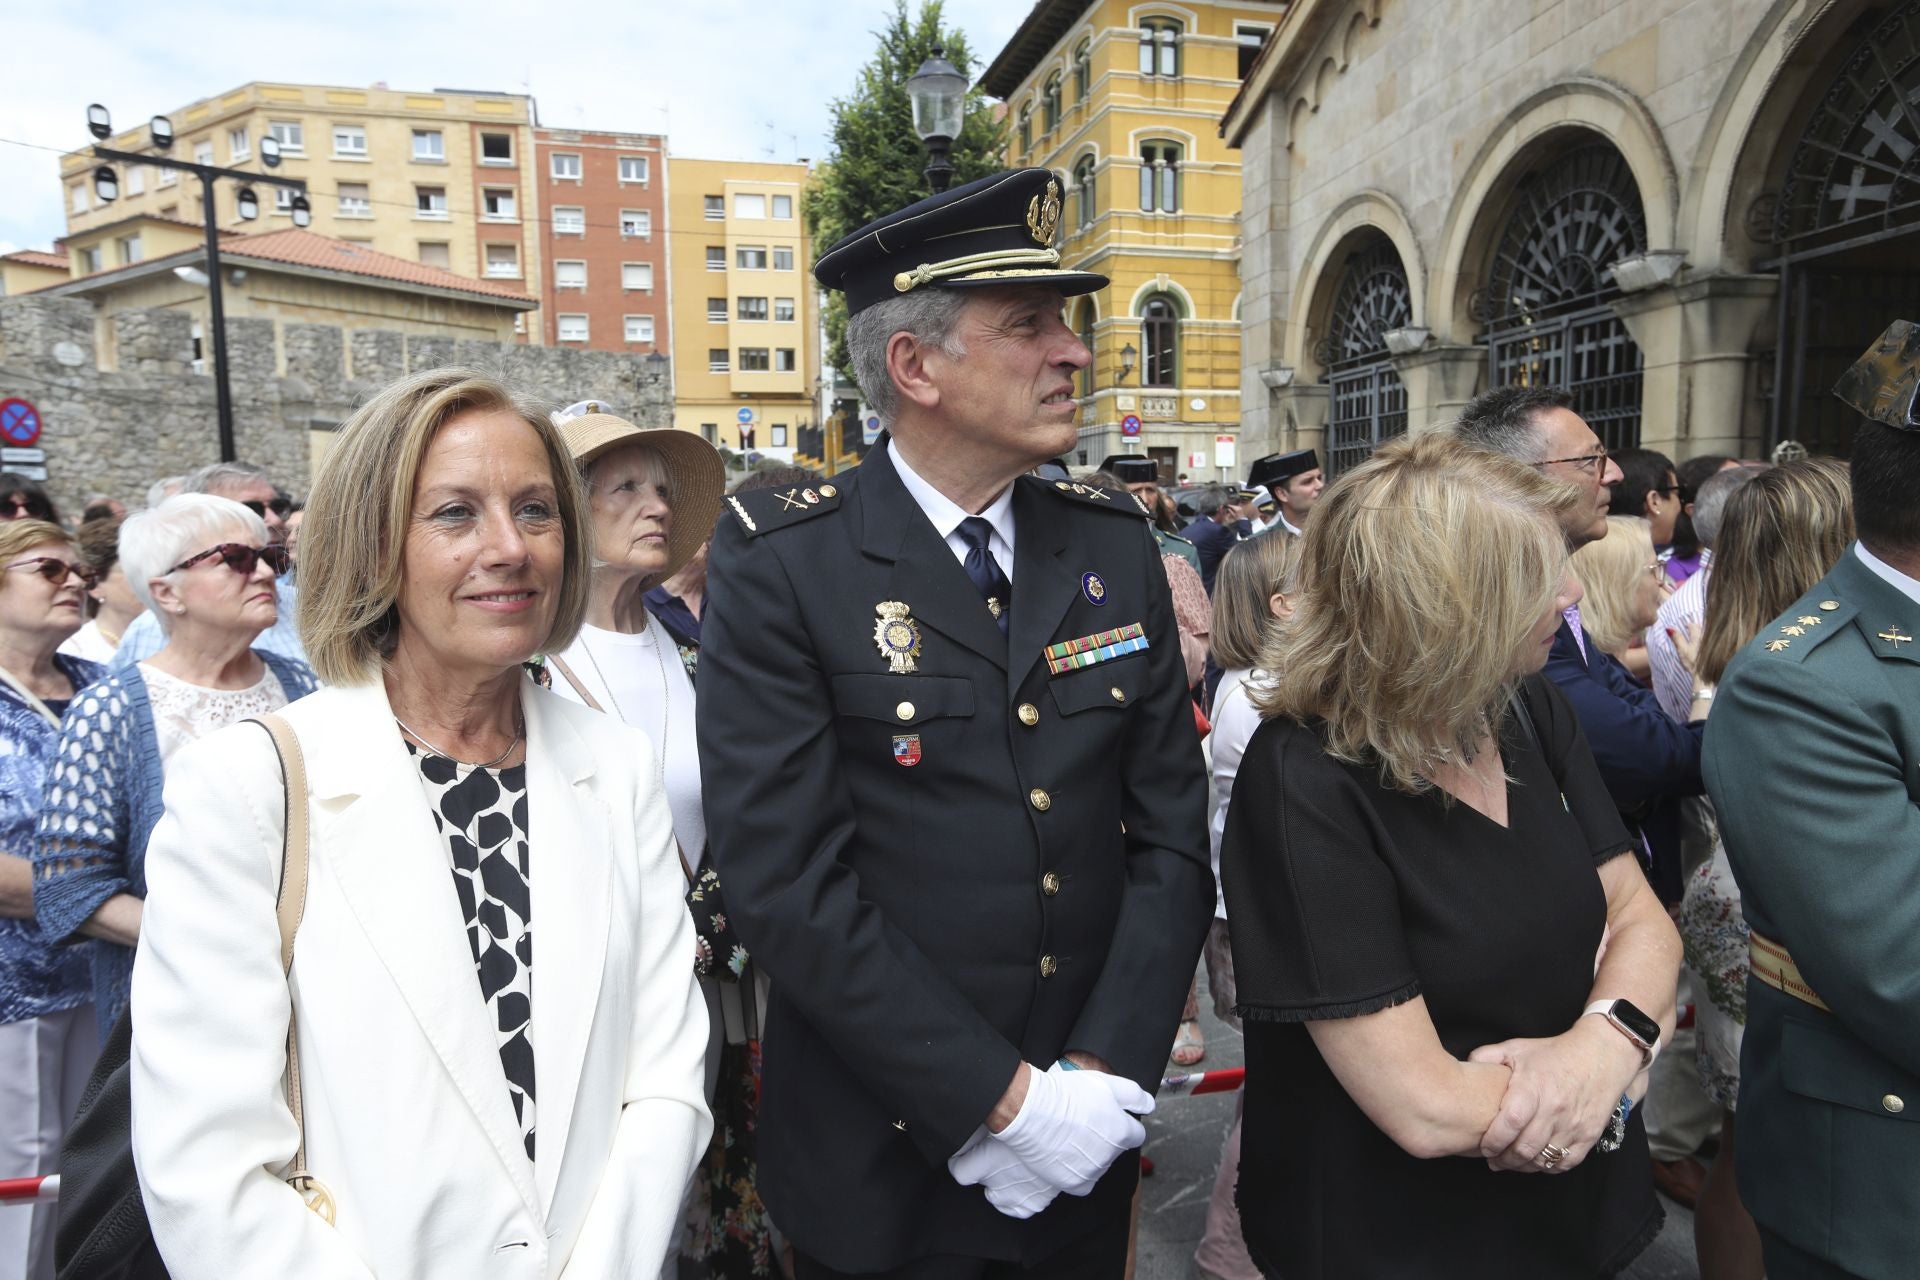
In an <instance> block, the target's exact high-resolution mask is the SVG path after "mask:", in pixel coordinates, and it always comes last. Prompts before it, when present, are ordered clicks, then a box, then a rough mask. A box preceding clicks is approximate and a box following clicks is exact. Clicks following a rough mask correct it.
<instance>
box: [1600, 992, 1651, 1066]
mask: <svg viewBox="0 0 1920 1280" xmlns="http://www.w3.org/2000/svg"><path fill="white" fill-rule="evenodd" d="M1589 1013H1597V1014H1599V1015H1600V1016H1601V1017H1603V1018H1605V1019H1606V1020H1607V1021H1608V1022H1609V1023H1611V1024H1612V1025H1613V1029H1614V1030H1615V1031H1618V1032H1619V1033H1620V1034H1621V1035H1623V1036H1625V1037H1626V1038H1627V1039H1629V1040H1631V1041H1633V1042H1634V1043H1635V1044H1636V1045H1638V1046H1640V1054H1641V1062H1640V1065H1641V1067H1643V1068H1645V1067H1650V1066H1652V1065H1653V1059H1654V1055H1655V1054H1657V1053H1659V1052H1660V1024H1659V1023H1657V1022H1655V1021H1654V1020H1653V1019H1652V1018H1649V1017H1648V1016H1647V1015H1646V1014H1645V1013H1643V1012H1641V1010H1640V1007H1639V1006H1638V1005H1636V1004H1634V1003H1633V1001H1631V1000H1596V1001H1594V1002H1593V1003H1592V1004H1590V1005H1588V1006H1587V1007H1586V1009H1585V1010H1584V1011H1583V1012H1582V1013H1581V1015H1580V1016H1581V1017H1585V1016H1586V1015H1587V1014H1589Z"/></svg>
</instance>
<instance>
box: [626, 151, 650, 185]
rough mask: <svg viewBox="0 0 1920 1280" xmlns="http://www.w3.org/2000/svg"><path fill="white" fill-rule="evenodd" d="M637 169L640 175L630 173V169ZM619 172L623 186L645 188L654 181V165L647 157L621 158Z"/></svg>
mask: <svg viewBox="0 0 1920 1280" xmlns="http://www.w3.org/2000/svg"><path fill="white" fill-rule="evenodd" d="M630 166H631V167H633V168H637V169H638V170H639V173H637V174H633V173H629V172H628V169H629V167H630ZM618 172H619V174H620V183H621V185H622V186H631V187H644V186H646V185H647V183H648V182H649V181H651V179H652V175H653V165H652V163H651V162H650V159H649V157H647V156H621V157H620V162H619V169H618Z"/></svg>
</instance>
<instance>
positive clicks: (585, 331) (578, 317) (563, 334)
mask: <svg viewBox="0 0 1920 1280" xmlns="http://www.w3.org/2000/svg"><path fill="white" fill-rule="evenodd" d="M570 321H578V322H579V328H580V331H579V332H578V333H568V332H567V325H568V322H570ZM591 337H592V329H591V327H590V326H589V325H588V323H587V317H586V316H585V315H583V314H581V313H579V312H577V311H568V312H562V313H561V314H559V315H557V316H555V317H554V326H553V338H554V341H555V342H587V341H590V340H591Z"/></svg>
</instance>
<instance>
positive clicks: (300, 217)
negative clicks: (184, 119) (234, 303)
mask: <svg viewBox="0 0 1920 1280" xmlns="http://www.w3.org/2000/svg"><path fill="white" fill-rule="evenodd" d="M87 130H88V132H90V133H91V134H93V136H94V137H95V138H97V139H99V140H100V143H102V144H104V143H105V142H106V140H107V139H108V138H110V137H112V136H113V117H112V116H111V115H110V114H109V113H108V111H107V109H106V108H105V107H103V106H101V105H100V104H99V103H97V102H96V103H93V104H92V105H90V106H89V107H88V108H87ZM148 135H149V137H150V138H151V139H152V141H153V147H154V150H155V151H165V150H167V149H168V148H170V147H172V146H173V122H172V121H171V120H169V119H167V117H165V116H155V117H153V119H152V120H151V121H150V122H149V123H148ZM93 154H94V155H95V156H97V157H98V158H100V159H102V160H119V161H123V162H125V163H127V164H150V165H152V166H153V167H154V168H156V169H177V170H179V171H180V172H182V173H191V174H193V175H195V176H196V177H198V178H199V179H200V212H201V221H202V222H203V224H204V225H205V227H206V232H207V310H208V313H209V316H208V320H209V324H210V327H211V328H212V330H213V334H212V336H213V366H214V370H213V393H214V403H215V405H216V407H217V411H218V413H219V418H220V461H222V462H232V461H234V459H235V458H236V456H237V453H236V450H235V447H234V438H233V390H232V387H231V386H230V384H229V383H228V381H227V317H226V309H225V307H224V305H223V303H222V299H221V296H220V226H219V210H218V209H217V207H216V206H215V203H214V185H213V184H214V181H215V180H216V179H218V178H232V179H234V180H235V181H237V182H239V183H241V184H242V185H241V187H240V191H239V193H238V194H237V196H236V197H235V205H234V208H235V211H236V212H238V213H239V215H240V217H241V219H242V220H244V221H248V222H251V221H252V220H253V219H254V218H256V217H258V216H259V214H260V201H259V198H258V197H257V196H255V195H254V192H253V187H252V186H251V185H249V184H251V183H255V182H260V183H265V184H267V185H268V186H275V187H287V188H289V189H290V190H292V191H293V192H294V197H293V203H292V206H291V208H292V212H293V225H294V226H296V227H305V226H307V225H308V224H310V223H311V222H312V221H313V210H312V206H310V205H309V204H308V203H307V196H306V191H307V183H306V179H304V178H279V177H274V176H273V175H271V174H265V173H249V172H248V171H247V170H245V169H223V168H220V167H218V166H216V165H210V164H192V163H189V162H188V161H185V160H175V159H173V158H171V157H169V156H161V155H142V154H140V153H139V152H134V151H115V150H114V149H113V148H111V147H108V146H105V145H96V146H95V147H94V149H93ZM260 159H261V160H262V161H263V162H265V164H266V165H267V167H268V168H276V167H278V165H279V164H280V144H279V143H278V142H277V141H276V140H275V139H273V138H271V137H268V138H262V139H261V140H260ZM93 190H94V194H95V195H97V196H99V197H100V199H101V200H102V201H103V202H105V203H109V204H110V203H112V202H113V201H114V200H116V199H118V198H119V195H120V178H119V175H117V174H116V173H115V172H114V170H113V167H112V166H111V165H104V164H103V165H101V166H100V167H99V168H98V169H95V170H94V171H93Z"/></svg>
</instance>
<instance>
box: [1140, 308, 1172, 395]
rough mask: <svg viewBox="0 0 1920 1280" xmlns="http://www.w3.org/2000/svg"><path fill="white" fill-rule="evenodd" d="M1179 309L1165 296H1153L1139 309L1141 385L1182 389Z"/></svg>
mask: <svg viewBox="0 0 1920 1280" xmlns="http://www.w3.org/2000/svg"><path fill="white" fill-rule="evenodd" d="M1179 349H1180V309H1179V307H1178V306H1177V305H1176V304H1175V303H1174V300H1173V299H1172V298H1171V297H1169V296H1168V295H1166V294H1164V293H1156V294H1152V295H1151V296H1149V297H1148V298H1147V301H1146V304H1145V305H1144V306H1142V307H1141V308H1140V351H1141V353H1142V354H1141V358H1140V385H1141V386H1143V387H1175V386H1178V385H1180V377H1179V374H1180V360H1179Z"/></svg>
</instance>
